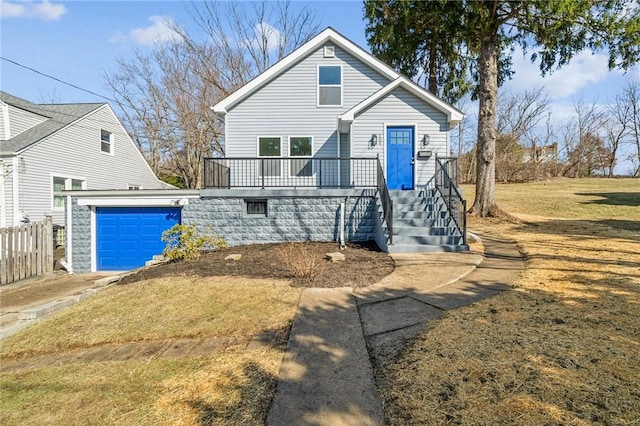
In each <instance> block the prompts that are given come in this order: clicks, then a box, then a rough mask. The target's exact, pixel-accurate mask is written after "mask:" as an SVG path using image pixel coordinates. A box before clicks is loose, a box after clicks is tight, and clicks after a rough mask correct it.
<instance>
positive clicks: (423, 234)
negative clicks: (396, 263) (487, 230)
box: [388, 189, 469, 253]
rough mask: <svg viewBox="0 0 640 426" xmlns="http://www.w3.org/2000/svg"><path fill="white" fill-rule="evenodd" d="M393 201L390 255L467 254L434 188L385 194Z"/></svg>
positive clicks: (466, 249)
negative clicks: (461, 252) (460, 252)
mask: <svg viewBox="0 0 640 426" xmlns="http://www.w3.org/2000/svg"><path fill="white" fill-rule="evenodd" d="M389 195H390V196H391V199H392V201H393V244H391V245H388V250H389V252H390V253H429V252H458V251H468V250H469V246H467V245H465V244H463V238H462V236H461V235H460V232H459V231H458V229H457V227H456V226H455V223H454V222H453V220H452V219H451V217H450V215H449V212H448V211H447V207H446V204H445V203H444V200H442V198H441V197H440V196H439V193H438V192H437V191H436V190H435V189H421V190H416V191H389Z"/></svg>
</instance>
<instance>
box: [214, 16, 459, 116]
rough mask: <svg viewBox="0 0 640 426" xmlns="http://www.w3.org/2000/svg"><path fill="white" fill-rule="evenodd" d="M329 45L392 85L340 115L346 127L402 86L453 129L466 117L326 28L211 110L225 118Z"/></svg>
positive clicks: (329, 28) (340, 35)
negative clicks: (445, 115)
mask: <svg viewBox="0 0 640 426" xmlns="http://www.w3.org/2000/svg"><path fill="white" fill-rule="evenodd" d="M327 42H331V43H334V44H335V45H337V46H339V47H340V48H342V49H344V50H345V51H347V52H348V53H350V54H351V55H353V56H354V57H356V58H358V59H359V60H361V61H362V62H364V63H365V64H367V65H369V66H370V67H371V68H373V69H374V70H376V71H377V72H379V73H380V74H382V75H383V76H385V77H387V78H388V79H389V80H390V83H389V85H387V86H385V87H383V88H382V89H381V90H379V91H378V92H376V93H374V94H373V95H372V96H370V97H369V98H367V99H365V100H364V101H363V102H361V103H360V104H358V105H356V106H354V107H353V108H351V109H350V110H349V111H347V112H345V113H344V114H343V115H342V116H341V117H344V120H345V121H344V123H345V124H346V123H347V120H348V118H349V117H351V121H353V114H355V113H357V112H359V111H361V110H362V109H364V108H366V107H368V106H370V105H372V104H373V103H375V102H377V101H378V100H380V99H381V98H382V97H384V96H386V95H387V94H389V93H390V92H391V91H392V90H394V89H395V88H397V87H400V86H402V87H404V88H405V89H407V90H408V91H409V92H411V93H412V94H414V95H415V96H417V97H419V98H420V99H422V100H423V101H425V102H427V103H429V104H430V105H432V106H433V107H434V108H436V109H438V110H440V111H442V112H443V113H445V114H447V117H448V118H449V125H450V126H451V127H454V126H455V125H456V124H458V123H459V122H460V121H461V120H462V118H463V117H464V114H463V113H462V112H460V111H459V110H458V109H456V108H454V107H453V106H451V105H449V104H448V103H447V102H445V101H443V100H442V99H440V98H438V97H437V96H434V95H433V94H431V93H429V92H428V91H427V90H425V89H423V88H422V87H420V86H418V85H417V84H415V83H413V82H412V81H411V80H410V79H409V78H407V77H405V76H403V75H401V74H400V73H398V72H397V71H395V70H394V69H393V68H391V67H390V66H389V65H387V64H386V63H384V62H382V61H381V60H379V59H378V58H376V57H375V56H373V55H371V54H370V53H369V52H367V51H366V50H364V49H363V48H361V47H360V46H358V45H357V44H355V43H353V42H352V41H351V40H349V39H348V38H346V37H344V36H343V35H342V34H340V33H338V32H337V31H336V30H334V29H333V28H331V27H328V28H326V29H325V30H324V31H322V32H320V33H319V34H318V35H316V36H315V37H313V38H311V39H310V40H309V41H307V42H306V43H305V44H303V45H302V46H300V47H299V48H298V49H296V50H294V51H293V52H291V53H290V54H289V55H287V56H286V57H284V58H282V59H281V60H280V61H278V62H277V63H276V64H274V65H273V66H272V67H271V68H269V69H268V70H266V71H265V72H263V73H262V74H260V75H258V76H257V77H256V78H254V79H253V80H251V81H250V82H248V83H247V84H245V85H244V86H242V87H241V88H240V89H238V90H237V91H235V92H234V93H232V94H231V95H229V96H227V97H226V98H224V99H223V100H222V101H220V102H218V103H217V104H215V105H214V106H212V107H211V109H212V110H213V111H214V112H215V113H217V114H221V115H225V114H226V113H227V112H228V111H229V109H231V108H233V107H234V106H235V105H236V104H238V103H239V102H242V101H243V100H244V99H245V98H247V97H248V96H250V95H251V94H253V93H254V92H255V91H257V90H258V89H260V88H261V87H263V86H264V85H266V84H267V83H269V82H270V81H271V80H273V79H274V78H276V77H277V76H278V75H280V74H282V73H283V72H284V71H286V70H288V69H289V68H291V67H292V66H293V65H295V64H296V63H297V62H298V61H299V60H301V59H303V58H304V57H306V56H307V55H308V54H309V53H311V52H313V51H314V50H315V49H317V48H319V47H320V46H322V45H324V44H326V43H327ZM350 113H353V114H351V115H348V114H350ZM341 120H342V118H341ZM349 124H350V123H349Z"/></svg>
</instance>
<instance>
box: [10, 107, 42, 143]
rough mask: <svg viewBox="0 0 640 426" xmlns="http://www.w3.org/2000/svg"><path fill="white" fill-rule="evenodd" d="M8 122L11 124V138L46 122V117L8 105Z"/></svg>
mask: <svg viewBox="0 0 640 426" xmlns="http://www.w3.org/2000/svg"><path fill="white" fill-rule="evenodd" d="M9 120H10V122H11V127H10V131H11V137H12V138H13V137H15V136H16V135H19V134H20V133H22V132H24V131H25V130H27V129H30V128H32V127H34V126H37V125H38V124H40V123H42V122H43V121H46V120H47V117H43V116H41V115H38V114H34V113H32V112H29V111H25V110H23V109H20V108H16V107H14V106H13V105H9Z"/></svg>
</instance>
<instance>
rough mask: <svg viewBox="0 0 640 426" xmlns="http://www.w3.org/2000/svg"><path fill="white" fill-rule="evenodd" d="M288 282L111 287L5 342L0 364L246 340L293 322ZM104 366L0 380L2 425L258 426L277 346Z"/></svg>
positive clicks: (276, 364)
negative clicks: (113, 347) (111, 347)
mask: <svg viewBox="0 0 640 426" xmlns="http://www.w3.org/2000/svg"><path fill="white" fill-rule="evenodd" d="M300 292H301V290H300V289H298V288H293V287H291V286H289V284H288V282H286V281H276V280H258V279H245V278H229V277H208V278H200V277H175V276H173V277H169V278H164V279H153V280H147V281H141V282H138V283H133V284H127V285H120V286H114V287H111V288H109V289H107V290H105V291H103V292H101V293H99V294H97V295H96V296H94V297H92V298H90V299H87V300H85V301H84V302H83V303H80V304H78V305H75V306H73V307H71V308H69V309H66V310H64V311H62V312H61V313H59V314H57V315H55V316H53V317H50V318H48V319H47V320H46V321H43V322H42V323H39V324H36V325H34V326H33V327H30V328H28V329H26V330H24V331H23V332H21V333H18V334H16V335H14V336H12V337H9V338H7V339H4V340H3V341H2V348H1V349H0V351H1V352H0V353H1V358H0V359H1V360H2V361H7V360H11V359H16V358H26V357H30V356H33V355H37V354H58V353H65V352H67V351H75V350H82V349H84V348H88V347H91V346H95V345H101V344H104V343H128V342H135V341H139V340H164V339H175V338H182V337H226V338H232V339H237V340H238V341H245V342H246V341H248V339H249V338H250V337H251V336H252V335H255V334H258V333H262V332H265V331H269V330H281V329H283V328H286V327H288V326H289V325H290V324H291V322H292V321H293V317H294V315H295V311H296V306H297V302H298V299H299V296H300ZM231 350H233V352H227V351H221V352H216V353H212V354H211V355H210V356H207V357H190V358H189V357H182V358H179V359H153V360H146V361H136V360H128V361H105V362H94V363H91V362H90V363H87V364H85V363H82V362H75V363H68V364H64V365H57V366H47V367H39V368H38V367H34V368H29V369H25V370H18V371H6V372H2V374H0V400H2V404H1V405H0V424H2V425H41V424H125V425H138V424H152V425H154V424H157V425H161V424H162V425H164V424H176V425H200V424H219V425H232V424H248V425H260V424H263V422H264V417H265V415H266V412H267V408H268V405H269V403H270V402H271V399H272V398H273V393H274V391H275V385H276V383H277V374H278V370H279V368H280V363H281V361H282V355H283V352H282V349H281V348H263V349H257V350H244V349H242V348H241V347H235V348H232V349H231Z"/></svg>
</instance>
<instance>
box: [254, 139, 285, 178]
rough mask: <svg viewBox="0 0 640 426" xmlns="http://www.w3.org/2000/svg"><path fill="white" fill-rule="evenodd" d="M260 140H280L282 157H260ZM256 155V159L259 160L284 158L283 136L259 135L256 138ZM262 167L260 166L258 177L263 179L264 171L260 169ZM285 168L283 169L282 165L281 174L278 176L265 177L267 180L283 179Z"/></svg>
mask: <svg viewBox="0 0 640 426" xmlns="http://www.w3.org/2000/svg"><path fill="white" fill-rule="evenodd" d="M260 139H278V140H279V141H280V155H278V156H273V155H260ZM256 153H257V154H258V155H257V156H256V157H257V158H282V136H271V135H259V136H256ZM259 167H260V166H258V170H257V172H258V173H257V175H258V176H259V177H262V173H261V172H262V171H261V170H260V168H259ZM283 169H284V167H282V164H280V174H278V175H268V176H264V177H265V178H273V177H278V178H280V177H282V174H283V173H284V170H283Z"/></svg>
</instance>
